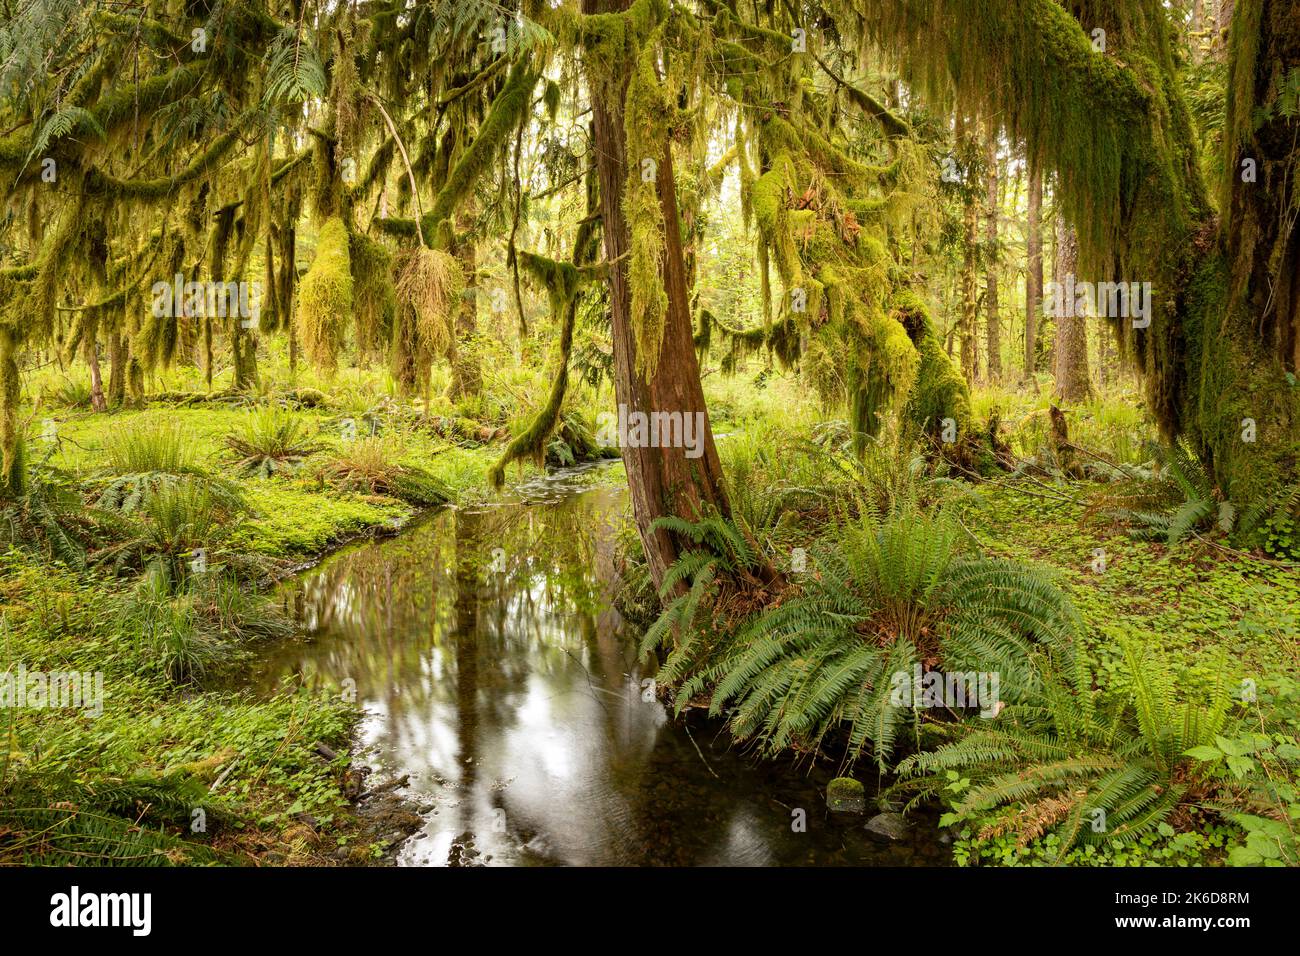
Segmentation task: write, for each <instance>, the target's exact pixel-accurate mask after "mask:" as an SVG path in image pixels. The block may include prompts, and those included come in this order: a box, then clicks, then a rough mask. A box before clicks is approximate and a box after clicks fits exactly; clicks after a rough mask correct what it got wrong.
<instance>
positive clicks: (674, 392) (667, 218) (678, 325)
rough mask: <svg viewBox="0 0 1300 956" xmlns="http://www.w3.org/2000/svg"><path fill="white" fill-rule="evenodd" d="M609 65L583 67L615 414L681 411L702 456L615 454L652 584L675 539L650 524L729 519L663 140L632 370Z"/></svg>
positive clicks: (622, 149)
mask: <svg viewBox="0 0 1300 956" xmlns="http://www.w3.org/2000/svg"><path fill="white" fill-rule="evenodd" d="M630 6H631V0H583V2H582V10H583V12H584V13H587V14H597V13H619V12H622V11H624V10H626V9H628V7H630ZM610 68H611V64H607V63H605V64H602V63H596V62H593V63H591V64H590V65H589V69H588V77H589V80H590V82H591V86H592V90H593V94H592V113H593V124H594V129H595V140H596V142H595V147H596V148H595V155H596V173H597V176H598V178H599V180H600V209H601V220H602V227H603V233H604V247H605V258H606V260H607V261H608V262H610V263H612V266H611V268H610V272H609V291H610V313H611V324H612V327H613V344H614V393H615V397H616V399H617V401H618V404H619V405H620V412H622V413H625V414H627V415H631V414H633V413H636V412H640V413H643V414H645V415H651V414H654V413H656V412H667V413H680V414H681V415H682V417H683V421H685V420H686V416H692V418H693V420H698V421H699V422H700V423H701V424H702V433H703V434H702V442H703V454H702V455H701V456H700V457H698V458H687V457H686V449H685V448H676V447H672V448H645V447H639V448H631V447H624V448H623V449H622V454H623V464H624V467H625V468H626V470H627V480H628V489H629V492H630V494H631V498H632V509H633V512H634V514H635V516H636V522H637V529H638V531H639V532H640V534H641V541H642V544H643V545H644V546H645V553H646V558H647V561H648V564H649V567H650V572H651V574H652V575H653V577H654V581H655V584H656V586H657V585H659V584H660V583H662V581H663V578H664V574H665V572H666V571H667V570H668V567H669V566H670V565H671V564H672V563H673V562H674V561H675V560H676V559H677V555H678V553H679V550H680V548H681V542H680V541H679V540H678V539H677V538H676V536H675V535H672V534H670V533H669V532H667V531H665V530H663V529H662V528H660V529H655V530H651V527H650V525H651V523H652V522H653V521H654V520H655V519H656V518H660V517H664V516H667V515H679V516H681V517H685V518H694V517H695V516H697V515H698V514H700V513H701V511H702V510H703V509H704V508H706V507H713V508H716V509H717V510H718V511H719V512H721V513H722V514H724V515H729V514H730V506H729V504H728V502H727V496H726V493H725V491H724V488H723V477H722V466H721V463H720V462H719V460H718V452H717V448H716V447H715V445H714V442H713V429H712V427H711V426H710V424H709V417H708V408H707V407H706V405H705V403H704V390H703V388H702V387H701V385H700V369H699V363H698V362H697V360H696V356H695V347H694V344H693V342H692V338H691V336H692V331H693V329H692V328H691V312H690V304H689V302H688V300H687V290H686V272H685V266H684V263H683V261H682V243H681V231H680V228H679V225H678V217H677V196H676V189H675V185H674V182H673V162H672V148H671V145H670V144H669V143H667V142H665V143H663V144H662V154H661V155H660V156H659V157H654V158H657V159H658V162H659V167H658V175H657V180H656V181H657V183H658V189H659V201H660V206H661V208H662V210H663V215H664V222H665V223H666V224H667V228H666V229H665V230H664V233H665V235H664V249H663V258H662V260H661V262H660V271H661V275H662V278H663V282H664V288H665V290H666V291H667V293H668V307H667V314H666V316H665V320H664V331H663V338H662V340H661V341H660V344H659V355H658V360H657V361H656V362H654V363H652V366H653V368H654V371H653V373H651V374H650V375H649V377H646V376H645V375H643V374H642V373H641V372H639V371H638V370H637V369H638V362H637V354H636V348H637V347H636V335H635V331H634V329H633V328H632V302H631V288H630V284H629V279H628V256H629V251H630V248H631V243H632V239H631V235H630V233H629V227H628V221H627V218H626V216H625V215H624V211H623V192H624V183H625V181H626V178H627V173H628V161H629V157H628V155H627V137H626V132H625V129H624V126H623V114H624V106H625V100H626V95H627V85H628V76H629V74H630V73H631V68H632V64H630V63H625V64H613V65H612V76H610V77H609V78H608V79H607V80H602V79H601V78H600V77H601V74H602V73H604V72H605V71H608V70H610ZM642 158H644V157H633V160H634V161H635V162H636V163H637V164H638V165H639V164H640V161H641V159H642ZM661 444H664V443H661Z"/></svg>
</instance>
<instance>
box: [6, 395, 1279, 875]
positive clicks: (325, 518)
mask: <svg viewBox="0 0 1300 956" xmlns="http://www.w3.org/2000/svg"><path fill="white" fill-rule="evenodd" d="M722 404H723V405H725V406H726V407H725V408H724V409H723V410H722V411H721V413H719V414H718V415H717V416H716V427H717V428H718V431H719V432H723V431H733V433H741V432H743V431H744V430H745V429H746V428H747V427H748V424H747V423H746V421H745V420H744V417H743V416H741V415H739V414H734V412H735V407H734V405H733V404H728V403H726V402H724V403H722ZM160 410H161V411H163V412H165V414H166V415H167V416H168V417H169V418H170V419H172V420H174V421H177V422H179V423H181V427H182V429H183V431H184V433H185V435H186V436H187V438H188V440H189V441H190V442H191V443H192V444H193V446H194V448H195V449H196V450H197V455H198V460H199V461H200V463H201V464H202V465H203V466H204V467H205V468H209V469H212V470H213V471H214V472H220V471H221V469H222V468H223V467H224V466H223V464H222V456H221V448H222V439H223V436H225V435H226V434H227V433H228V432H230V431H231V429H232V428H233V427H234V425H235V423H236V422H237V421H238V420H239V416H241V415H244V414H246V412H244V411H242V410H240V409H237V408H231V407H227V406H224V405H219V404H216V403H202V404H199V405H196V406H191V407H177V408H166V407H163V408H161V409H160V408H159V407H158V406H155V407H154V408H153V409H151V410H150V411H148V412H132V411H124V412H119V413H116V414H112V415H95V414H91V413H88V412H75V413H71V414H66V415H60V416H59V420H58V446H57V450H54V451H53V453H52V454H50V455H49V456H48V458H46V459H45V460H46V461H47V463H48V464H50V465H53V466H57V467H59V468H62V469H67V470H70V471H73V472H76V473H78V474H79V475H82V476H86V475H91V474H93V470H94V468H95V466H96V463H97V454H98V450H99V448H100V447H101V446H102V444H103V443H104V441H105V439H106V437H107V436H108V435H110V434H111V433H113V432H116V431H120V430H122V429H125V428H128V427H130V425H131V424H132V423H133V422H135V421H136V420H137V419H139V418H140V416H142V415H157V414H158V413H159V411H160ZM294 415H295V416H297V417H300V418H301V419H302V420H303V423H304V425H305V426H306V428H307V430H308V432H309V433H310V434H311V435H313V436H321V437H332V436H334V435H335V434H336V432H337V429H338V427H339V417H340V416H339V415H338V414H337V412H328V411H323V410H314V409H303V410H300V411H296V412H294ZM732 418H734V419H735V420H728V419H732ZM751 423H752V422H751ZM394 439H395V441H396V442H397V444H396V445H395V446H394V447H395V448H396V449H397V454H399V455H400V457H401V458H402V460H404V461H409V462H410V463H412V464H418V465H419V466H421V467H423V468H425V469H427V470H428V471H429V472H430V473H432V474H433V475H434V476H435V477H436V478H437V479H439V480H440V481H441V482H442V483H443V484H444V485H445V486H446V487H447V488H448V489H449V490H450V492H451V494H452V497H453V499H454V500H459V501H466V500H471V499H474V498H478V497H482V496H485V495H488V494H490V492H489V491H488V490H487V488H486V473H487V469H488V467H489V466H490V464H491V463H492V461H493V460H494V459H495V458H496V456H497V454H498V453H499V448H500V445H498V444H488V445H484V446H482V447H477V448H467V447H458V446H457V445H456V444H454V443H451V442H448V441H446V440H444V439H442V438H439V437H437V436H433V435H429V434H426V433H422V432H419V431H414V430H410V429H402V430H400V431H395V432H394ZM33 447H34V453H33V456H32V457H33V460H35V461H41V460H42V458H43V457H44V453H43V452H42V450H41V448H40V446H39V443H36V442H34V443H33ZM1111 451H1113V449H1111ZM532 470H533V466H532V465H528V466H525V467H524V469H522V471H521V472H520V473H521V474H527V473H529V472H530V471H532ZM615 471H617V469H613V470H611V476H610V477H611V479H613V478H614V477H616V475H614V474H613V472H615ZM620 474H621V472H620ZM513 476H514V469H512V470H511V477H512V478H513ZM238 484H239V487H240V489H241V491H242V492H243V494H244V495H245V498H246V501H247V503H248V505H249V506H250V509H251V514H250V515H249V516H248V517H247V518H245V519H244V520H243V521H242V522H241V523H240V525H239V527H238V528H237V529H236V530H235V532H234V537H233V538H232V539H231V540H232V541H234V542H235V543H236V544H237V546H238V547H240V548H243V549H246V550H247V551H249V552H251V553H255V554H258V555H262V556H264V557H265V558H268V559H270V563H269V565H268V567H269V568H270V569H271V572H272V573H271V575H270V577H274V576H275V575H276V574H282V573H286V572H287V571H289V570H290V569H292V568H295V567H302V566H304V565H307V564H310V563H312V562H313V561H315V560H317V559H319V558H320V557H321V556H322V555H323V554H325V553H327V552H328V551H329V550H331V549H333V548H335V547H337V546H338V545H340V544H341V543H343V542H345V541H347V540H350V539H352V538H355V537H357V536H362V535H373V534H387V533H392V532H393V531H395V530H397V529H399V528H400V527H401V526H402V525H403V524H404V523H406V522H407V521H409V520H410V519H411V518H412V517H413V516H414V515H415V514H417V513H418V510H419V509H418V508H416V507H415V506H413V505H410V504H407V503H404V502H402V501H399V500H396V499H394V498H391V497H387V496H384V495H374V494H362V493H357V492H349V491H340V490H338V489H337V488H335V487H333V486H331V485H328V484H325V483H323V482H321V481H320V480H319V479H318V478H315V477H311V476H310V474H309V473H307V472H306V471H304V474H303V475H302V476H290V477H275V478H240V479H239V480H238ZM1098 487H1099V486H1098ZM1091 490H1093V489H1092V488H1091V487H1090V486H1089V484H1088V483H1083V482H1068V483H1067V482H1061V481H1051V480H1050V479H1048V480H1041V479H1038V478H1009V477H1008V478H1000V479H996V480H993V481H987V482H983V483H980V484H977V485H973V486H969V488H968V490H967V491H966V492H964V493H962V494H960V495H957V496H956V497H955V499H954V503H953V509H954V513H955V514H956V515H958V516H959V518H960V520H961V521H962V522H963V524H964V526H965V527H966V529H967V530H968V531H969V532H970V533H971V534H972V535H973V536H974V537H975V538H976V539H977V540H978V542H979V544H980V546H981V548H982V549H983V550H984V551H986V552H988V553H989V554H993V555H1000V556H1006V557H1012V558H1016V559H1020V560H1025V561H1029V562H1032V563H1035V564H1038V565H1040V566H1044V567H1047V568H1050V569H1052V570H1053V571H1054V572H1055V574H1056V576H1057V577H1058V579H1059V580H1060V581H1061V583H1062V584H1063V585H1064V586H1065V587H1066V588H1067V589H1068V591H1069V593H1070V595H1071V597H1072V598H1073V600H1074V602H1075V604H1076V606H1077V608H1078V610H1079V612H1080V614H1081V615H1082V618H1083V620H1084V623H1085V646H1086V648H1087V652H1088V656H1089V658H1090V661H1091V663H1092V664H1093V666H1094V669H1095V671H1096V672H1097V674H1098V679H1099V682H1102V678H1103V677H1105V679H1106V681H1105V682H1107V683H1109V684H1112V685H1115V684H1116V683H1117V682H1122V681H1124V680H1125V679H1126V678H1125V676H1124V675H1125V669H1124V667H1123V665H1122V652H1121V649H1120V648H1121V642H1123V641H1124V640H1126V639H1130V638H1137V639H1138V640H1140V641H1141V642H1142V643H1145V644H1154V645H1156V646H1158V647H1160V648H1161V649H1163V651H1164V652H1165V653H1166V655H1167V659H1168V660H1170V661H1172V662H1173V666H1174V668H1175V670H1176V672H1177V673H1178V674H1179V677H1180V679H1181V680H1185V681H1187V682H1188V683H1189V684H1191V685H1196V686H1198V687H1199V686H1206V687H1208V686H1209V685H1210V684H1211V683H1212V682H1213V677H1214V675H1215V673H1216V668H1218V667H1220V666H1221V664H1222V662H1223V660H1224V659H1225V658H1226V660H1227V664H1228V667H1229V669H1230V672H1233V673H1234V678H1233V679H1234V681H1235V680H1238V679H1241V680H1245V679H1250V680H1253V681H1255V682H1256V683H1257V684H1258V686H1259V688H1260V689H1261V691H1262V692H1266V691H1267V690H1268V688H1270V687H1271V686H1275V685H1279V684H1281V683H1285V682H1290V683H1292V684H1294V682H1295V681H1297V679H1300V574H1297V573H1296V571H1295V569H1294V568H1288V567H1282V566H1278V565H1275V564H1270V563H1267V562H1264V561H1261V560H1259V559H1257V558H1252V557H1250V556H1246V555H1241V554H1237V553H1233V552H1232V551H1230V550H1229V549H1227V548H1226V546H1225V545H1223V544H1221V543H1220V542H1218V541H1214V542H1211V541H1208V540H1205V539H1201V538H1196V537H1193V538H1192V539H1190V541H1189V542H1184V543H1183V544H1181V545H1179V546H1177V547H1174V548H1168V547H1166V546H1164V545H1163V544H1159V543H1153V542H1149V541H1139V540H1134V539H1133V538H1132V537H1131V536H1130V535H1129V533H1128V531H1127V530H1126V529H1125V528H1124V527H1122V526H1120V525H1118V524H1116V523H1114V522H1112V521H1110V520H1108V519H1106V518H1104V517H1100V516H1098V515H1096V514H1093V513H1092V512H1091V511H1090V510H1089V508H1088V500H1087V498H1088V494H1089V492H1090V491H1091ZM264 583H265V582H264ZM131 587H132V582H131V581H130V580H129V579H127V578H121V577H119V578H114V577H109V576H106V575H105V574H104V573H103V572H100V571H93V570H80V571H78V570H73V569H70V568H68V567H65V566H62V565H60V564H57V563H53V562H50V561H48V560H44V559H42V558H40V557H39V556H37V555H34V554H33V553H31V552H29V551H24V550H18V549H15V550H11V551H9V552H8V553H7V554H0V608H2V609H3V610H2V611H0V617H2V618H3V627H2V630H3V634H0V649H2V653H3V655H4V659H5V661H6V662H7V664H8V665H9V666H13V664H14V662H21V663H22V665H23V666H24V667H25V668H26V669H27V670H28V671H35V670H44V671H77V672H83V673H90V672H95V671H100V672H102V673H103V675H104V682H105V687H106V689H107V697H108V699H109V700H110V701H111V706H107V707H105V708H104V710H103V713H102V714H101V715H99V716H91V715H90V714H88V713H83V712H78V711H69V710H55V709H46V710H25V711H24V710H17V709H11V710H10V712H9V713H10V717H9V725H8V726H7V727H3V728H0V733H4V734H5V735H6V737H7V738H8V745H7V746H6V748H5V754H6V755H5V758H4V764H3V767H0V782H6V783H8V782H9V781H12V780H24V779H25V780H29V781H35V782H36V784H39V782H40V781H55V780H57V781H63V782H65V783H67V784H68V785H69V786H71V787H73V792H75V793H76V794H79V795H80V796H79V797H78V798H74V799H70V800H67V801H62V802H61V803H60V804H54V805H50V804H43V803H39V801H40V800H41V799H42V798H44V797H48V796H49V794H48V793H47V792H44V791H42V790H41V788H40V786H39V785H35V786H34V789H32V790H31V796H32V799H33V801H34V804H33V805H34V806H35V807H36V808H37V809H38V810H41V811H42V812H45V811H46V810H48V811H49V813H51V814H53V816H52V817H51V818H50V822H49V829H48V831H47V832H46V833H44V834H43V833H40V832H37V833H32V832H30V831H27V830H23V831H18V830H11V831H8V832H7V831H6V828H5V826H4V824H3V821H0V859H8V860H15V859H23V858H39V859H42V860H46V861H48V860H50V859H53V860H56V861H63V862H71V861H73V860H75V859H77V853H78V851H76V850H75V849H72V850H69V847H70V846H72V847H75V846H76V845H78V844H77V843H76V841H75V840H74V841H73V842H72V843H69V842H68V839H62V840H60V841H56V842H57V843H58V845H57V848H56V847H55V845H54V842H51V840H50V839H49V836H48V835H49V834H50V833H54V834H62V835H63V836H64V837H67V836H68V834H71V833H74V832H75V833H76V834H77V839H78V840H81V841H83V842H84V845H85V847H86V849H85V851H84V855H85V858H86V859H87V860H90V859H97V858H102V857H103V856H104V855H110V856H111V855H112V854H113V852H114V849H113V848H114V847H119V846H125V845H127V844H126V843H124V842H123V841H122V839H121V838H122V834H121V832H117V831H114V830H113V829H112V827H113V826H115V824H111V823H110V820H109V817H108V816H103V817H100V816H99V815H98V811H101V810H102V811H107V810H111V811H113V813H114V814H120V813H121V812H122V811H123V810H124V809H129V808H131V807H135V808H136V809H137V810H138V816H139V818H140V819H141V820H144V819H146V818H148V819H150V820H153V819H156V818H157V817H158V816H159V814H158V811H159V809H160V808H159V807H157V806H154V805H153V803H152V801H157V800H159V799H160V797H159V794H164V795H166V796H165V797H163V798H161V799H165V800H168V801H174V803H175V805H174V806H168V807H166V808H163V809H164V810H165V812H164V813H163V814H162V816H163V817H164V818H165V819H166V820H167V821H168V824H169V826H170V835H166V834H163V833H162V830H163V829H164V828H163V827H160V826H159V825H158V824H157V823H152V824H151V823H143V822H142V823H141V824H140V827H144V828H148V827H151V826H152V827H153V828H154V829H155V830H156V831H158V833H159V836H158V838H157V840H156V841H155V842H156V845H154V846H153V848H152V850H151V851H150V852H152V853H155V854H159V855H162V856H165V857H166V858H167V859H169V860H171V861H173V862H205V861H209V860H213V861H218V862H234V863H250V862H256V863H271V864H285V863H287V864H300V863H324V862H335V861H343V862H349V863H366V862H374V861H378V860H379V859H380V858H381V857H382V856H383V853H384V850H385V847H384V846H383V844H382V843H379V842H376V841H374V840H373V839H372V835H370V834H367V832H366V831H365V830H364V828H363V825H362V823H361V822H360V821H359V820H358V818H357V816H356V814H355V813H354V810H353V806H352V803H351V802H350V800H349V799H348V797H347V795H346V792H345V791H347V790H349V789H352V790H353V791H354V792H353V795H355V784H356V781H355V780H354V779H352V778H351V774H352V770H351V767H350V758H349V756H348V747H349V741H350V739H351V735H352V733H353V730H354V728H355V725H356V721H357V719H358V716H359V715H358V712H357V710H356V708H355V706H354V705H352V704H350V703H348V702H346V701H343V700H338V699H321V698H315V697H311V696H309V695H306V694H305V693H302V692H297V691H295V690H294V689H293V688H286V690H285V692H284V693H283V694H281V695H279V696H276V697H272V698H269V699H252V698H250V697H248V696H246V695H242V694H238V693H234V692H232V691H229V690H226V689H221V688H222V687H223V682H222V681H221V680H220V678H221V676H222V675H224V674H228V673H230V672H232V671H237V670H238V669H239V668H240V667H241V666H242V665H243V664H244V663H245V662H247V661H248V660H249V659H250V658H251V657H252V655H254V654H255V653H256V645H255V644H245V645H239V646H236V647H234V648H233V649H232V651H231V653H229V654H228V655H227V656H226V657H225V658H223V659H222V661H221V662H220V664H219V666H217V667H215V668H213V671H212V673H210V674H204V675H200V678H199V679H198V680H196V681H193V682H191V683H185V684H181V685H177V684H176V683H174V682H173V681H171V680H169V679H168V678H167V677H165V676H163V675H160V674H158V673H156V672H155V671H153V670H151V669H150V667H149V666H148V661H147V660H146V658H147V655H148V654H149V649H148V648H147V647H145V646H143V645H142V644H141V642H140V640H139V639H138V635H137V636H135V637H133V636H132V635H131V633H130V632H129V631H128V630H127V629H126V628H125V627H124V624H123V616H122V614H121V612H120V610H119V605H120V604H121V602H122V601H123V599H124V597H125V595H126V594H127V592H128V591H129V590H130V588H131ZM318 744H325V745H326V747H325V748H324V753H325V754H329V753H330V752H331V751H333V752H336V753H337V756H335V757H333V758H330V757H328V756H322V748H320V747H318V746H317V745H318ZM214 784H215V785H216V786H214ZM210 788H211V789H210ZM196 794H197V795H198V796H196ZM78 799H79V800H80V801H81V802H80V803H79V804H78V803H77V800H78ZM62 804H66V805H62ZM200 808H201V809H202V811H203V813H202V815H201V816H202V825H203V826H204V827H205V830H206V832H208V833H211V834H212V836H210V837H200V838H197V839H187V838H177V837H176V834H177V833H178V832H184V829H185V828H184V822H185V821H186V820H190V821H191V824H193V821H194V819H197V817H196V815H195V811H196V809H200ZM12 809H17V808H11V810H12ZM74 819H75V822H71V821H73V820H74ZM114 819H116V817H115V818H114ZM190 829H191V830H195V829H196V828H195V827H194V826H193V825H191V827H190ZM199 832H205V831H199ZM132 845H133V846H134V844H132ZM131 852H136V851H134V850H133V851H131ZM51 854H53V855H51ZM122 862H128V861H127V860H123V861H122Z"/></svg>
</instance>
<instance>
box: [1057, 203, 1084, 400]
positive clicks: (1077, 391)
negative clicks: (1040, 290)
mask: <svg viewBox="0 0 1300 956" xmlns="http://www.w3.org/2000/svg"><path fill="white" fill-rule="evenodd" d="M1078 262H1079V240H1078V237H1077V236H1076V235H1075V233H1074V229H1072V228H1071V227H1070V226H1069V225H1067V224H1066V222H1065V220H1064V219H1062V218H1059V217H1058V218H1057V221H1056V263H1055V268H1054V269H1053V278H1054V279H1055V281H1056V285H1057V288H1058V289H1060V288H1062V287H1064V286H1066V285H1067V281H1068V279H1069V277H1071V276H1074V275H1075V270H1076V268H1077V267H1078ZM1071 285H1072V283H1071ZM1062 298H1063V299H1065V302H1064V305H1065V308H1063V309H1058V310H1057V315H1056V349H1055V351H1056V392H1055V394H1056V397H1057V398H1058V399H1059V400H1060V401H1062V402H1082V401H1084V400H1085V399H1087V398H1088V396H1089V395H1091V394H1092V383H1091V381H1090V380H1089V378H1088V327H1087V322H1088V317H1087V316H1085V315H1080V314H1078V313H1079V311H1080V310H1078V309H1076V308H1074V305H1075V303H1074V302H1073V301H1071V300H1070V299H1069V297H1068V296H1064V295H1062Z"/></svg>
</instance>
